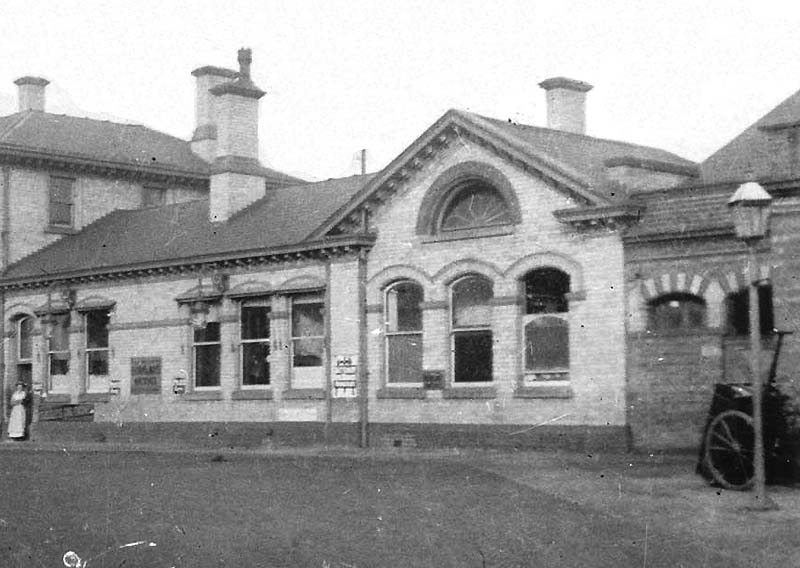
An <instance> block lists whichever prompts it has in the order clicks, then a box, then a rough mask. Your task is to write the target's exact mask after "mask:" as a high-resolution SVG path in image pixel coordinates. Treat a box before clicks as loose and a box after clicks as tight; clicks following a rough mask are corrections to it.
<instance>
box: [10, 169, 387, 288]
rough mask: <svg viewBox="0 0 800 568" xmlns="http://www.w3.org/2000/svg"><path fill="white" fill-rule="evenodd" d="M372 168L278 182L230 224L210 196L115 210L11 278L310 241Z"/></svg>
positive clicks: (13, 270)
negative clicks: (215, 213)
mask: <svg viewBox="0 0 800 568" xmlns="http://www.w3.org/2000/svg"><path fill="white" fill-rule="evenodd" d="M371 177H372V176H371V175H365V176H352V177H348V178H340V179H330V180H327V181H322V182H319V183H313V184H306V185H298V186H292V187H283V188H278V189H271V190H269V191H268V192H267V195H266V196H265V197H263V198H262V199H260V200H258V201H256V202H255V203H253V204H251V205H250V206H248V207H246V208H245V209H243V210H242V211H240V212H238V213H236V214H235V215H233V216H232V217H231V218H230V219H228V221H227V222H225V223H219V224H214V223H211V222H210V221H209V219H208V201H206V200H198V201H190V202H186V203H178V204H174V205H167V206H164V207H158V208H152V209H140V210H123V211H114V212H112V213H110V214H108V215H106V216H104V217H102V218H101V219H99V220H97V221H95V222H94V223H92V224H91V225H89V226H88V227H86V228H85V229H84V230H83V231H81V232H80V233H79V234H77V235H73V236H68V237H64V238H62V239H61V240H59V241H56V242H55V243H53V244H51V245H49V246H47V247H45V248H44V249H42V250H40V251H39V252H37V253H34V254H32V255H30V256H28V257H26V258H23V259H21V260H20V261H18V262H16V263H14V264H12V265H11V266H10V267H9V268H8V271H7V272H6V274H5V275H4V277H3V280H18V279H29V278H37V277H41V276H45V275H49V274H59V275H62V276H69V275H78V274H84V273H87V272H92V273H96V272H104V271H111V270H112V269H127V268H138V267H146V266H159V265H164V264H170V263H174V262H175V261H181V260H186V261H187V262H188V261H191V260H192V259H199V260H202V259H203V258H211V257H216V256H225V255H229V254H236V253H246V252H248V251H253V252H257V251H261V252H269V251H270V250H272V249H279V248H281V247H288V246H291V245H301V244H302V243H304V242H308V241H307V238H308V236H309V235H310V234H311V232H312V231H313V230H314V229H315V228H316V227H317V226H318V225H319V224H320V223H321V222H322V221H323V220H324V219H326V218H327V217H328V216H329V215H331V214H332V213H333V212H334V211H335V210H336V209H338V208H339V207H341V206H342V204H343V203H345V202H346V201H347V200H348V199H349V198H350V197H351V196H352V195H353V194H354V193H355V192H357V191H358V190H359V189H360V188H361V187H362V186H363V185H364V184H366V183H367V182H368V181H369V179H370V178H371Z"/></svg>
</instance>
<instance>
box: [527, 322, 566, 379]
mask: <svg viewBox="0 0 800 568" xmlns="http://www.w3.org/2000/svg"><path fill="white" fill-rule="evenodd" d="M568 367H569V325H568V324H567V322H566V321H564V320H563V319H561V318H557V317H542V318H537V319H535V320H533V321H531V322H529V323H528V324H527V325H526V326H525V370H526V371H545V370H549V369H566V368H568Z"/></svg>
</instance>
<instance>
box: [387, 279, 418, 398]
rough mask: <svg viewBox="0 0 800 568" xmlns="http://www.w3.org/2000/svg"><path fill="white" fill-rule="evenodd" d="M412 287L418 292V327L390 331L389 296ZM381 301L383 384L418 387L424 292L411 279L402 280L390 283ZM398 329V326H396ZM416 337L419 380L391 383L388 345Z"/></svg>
mask: <svg viewBox="0 0 800 568" xmlns="http://www.w3.org/2000/svg"><path fill="white" fill-rule="evenodd" d="M404 285H406V286H414V287H416V288H417V289H418V290H419V302H418V304H417V309H418V310H419V327H418V328H417V329H413V330H399V329H398V330H392V329H391V318H390V311H389V310H390V309H391V305H390V301H389V295H390V294H391V293H393V291H395V290H396V289H397V288H399V287H400V286H404ZM383 301H384V309H383V316H384V341H383V356H384V376H385V383H386V385H387V386H391V387H404V386H406V387H407V386H414V387H418V386H420V385H422V384H423V358H424V351H423V350H424V344H423V341H424V336H423V333H424V332H423V329H424V322H423V311H422V303H423V302H424V301H425V290H424V288H423V287H422V285H421V284H419V283H418V282H416V281H415V280H411V279H403V280H398V281H396V282H392V283H391V284H390V285H389V286H387V287H386V289H385V290H384V292H383ZM398 327H399V326H398ZM415 336H416V337H418V338H419V339H418V342H419V380H417V381H413V382H410V381H392V380H391V378H392V370H391V356H390V349H391V347H390V344H391V341H392V339H394V338H400V337H409V338H410V337H415Z"/></svg>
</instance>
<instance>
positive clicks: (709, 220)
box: [625, 184, 737, 241]
mask: <svg viewBox="0 0 800 568" xmlns="http://www.w3.org/2000/svg"><path fill="white" fill-rule="evenodd" d="M736 187H737V184H722V185H713V186H699V187H682V188H676V189H671V190H664V191H657V192H649V193H641V194H635V195H634V199H635V201H636V202H638V203H640V204H642V205H643V206H644V207H643V209H642V213H641V217H640V218H639V222H638V223H637V224H636V225H634V226H632V227H631V228H630V229H628V231H627V232H626V234H625V238H626V240H628V241H630V240H636V239H643V240H644V239H652V238H654V237H656V238H657V237H664V238H674V237H679V236H685V237H689V236H699V235H702V234H720V233H722V234H727V233H728V232H732V231H733V221H732V219H731V214H730V211H729V210H728V200H729V199H730V198H731V195H733V192H734V191H735V190H736Z"/></svg>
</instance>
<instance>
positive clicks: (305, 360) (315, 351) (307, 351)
mask: <svg viewBox="0 0 800 568" xmlns="http://www.w3.org/2000/svg"><path fill="white" fill-rule="evenodd" d="M292 347H293V360H292V366H294V367H321V366H322V354H323V352H324V349H325V342H324V340H323V339H321V338H305V339H293V340H292Z"/></svg>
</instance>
